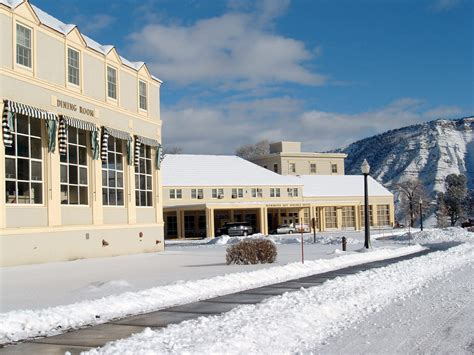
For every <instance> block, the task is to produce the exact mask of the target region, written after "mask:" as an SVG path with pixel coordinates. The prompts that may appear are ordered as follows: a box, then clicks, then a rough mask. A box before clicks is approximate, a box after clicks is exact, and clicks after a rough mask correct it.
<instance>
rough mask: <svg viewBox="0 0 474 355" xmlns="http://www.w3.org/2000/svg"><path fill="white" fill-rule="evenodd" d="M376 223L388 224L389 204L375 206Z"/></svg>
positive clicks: (380, 224)
mask: <svg viewBox="0 0 474 355" xmlns="http://www.w3.org/2000/svg"><path fill="white" fill-rule="evenodd" d="M377 225H379V226H389V225H390V206H389V205H378V206H377Z"/></svg>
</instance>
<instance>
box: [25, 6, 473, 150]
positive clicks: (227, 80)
mask: <svg viewBox="0 0 474 355" xmlns="http://www.w3.org/2000/svg"><path fill="white" fill-rule="evenodd" d="M32 2H33V3H34V4H36V5H37V6H39V7H40V8H42V9H43V10H45V11H47V12H49V13H50V14H52V15H53V16H55V17H57V18H59V19H61V20H62V21H64V22H69V23H76V24H78V25H79V28H80V30H81V31H83V32H84V33H85V34H87V35H89V36H90V37H92V38H93V39H95V40H96V41H98V42H100V43H103V44H114V45H115V46H116V47H117V49H118V51H119V53H120V54H122V55H123V56H125V57H127V58H129V59H131V60H144V61H145V62H147V64H148V65H149V66H150V68H151V70H152V72H153V73H154V74H155V75H157V76H158V77H160V78H161V79H163V80H164V81H165V85H163V87H162V92H161V110H162V119H163V141H164V142H165V144H166V145H168V146H179V147H182V148H183V149H184V152H187V153H218V154H225V153H232V152H233V151H234V150H235V148H236V147H237V146H239V145H242V144H247V143H253V142H256V141H258V140H260V139H269V140H270V141H275V140H280V139H286V140H301V141H303V143H304V148H305V149H307V150H328V149H333V148H338V147H341V146H344V145H347V144H349V143H351V142H353V141H355V140H358V139H361V138H364V137H366V136H370V135H373V134H376V133H380V132H383V131H385V130H388V129H393V128H397V127H401V126H405V125H409V124H414V123H419V122H424V121H429V120H432V119H436V118H459V117H463V116H470V115H473V114H474V88H473V82H474V69H473V63H474V54H473V53H474V44H473V43H474V20H473V19H474V13H473V11H474V6H473V3H474V2H473V1H471V0H390V1H389V0H360V1H351V0H332V1H331V0H298V1H289V0H272V1H265V0H261V1H257V2H254V1H239V0H229V1H217V0H215V1H211V0H208V1H204V0H201V1H197V0H142V1H134V0H122V1H115V2H110V1H99V0H96V1H91V0H69V1H65V2H57V1H52V0H37V1H32ZM110 4H112V5H110Z"/></svg>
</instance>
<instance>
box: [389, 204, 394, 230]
mask: <svg viewBox="0 0 474 355" xmlns="http://www.w3.org/2000/svg"><path fill="white" fill-rule="evenodd" d="M389 223H390V225H391V226H392V227H394V226H395V208H394V206H393V204H389Z"/></svg>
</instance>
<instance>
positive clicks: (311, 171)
mask: <svg viewBox="0 0 474 355" xmlns="http://www.w3.org/2000/svg"><path fill="white" fill-rule="evenodd" d="M313 168H314V169H313ZM317 172H318V170H317V165H316V163H309V173H310V174H317Z"/></svg>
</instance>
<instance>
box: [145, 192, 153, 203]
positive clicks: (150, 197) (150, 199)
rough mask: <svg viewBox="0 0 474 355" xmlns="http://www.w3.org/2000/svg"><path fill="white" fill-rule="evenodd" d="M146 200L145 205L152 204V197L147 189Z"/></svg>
mask: <svg viewBox="0 0 474 355" xmlns="http://www.w3.org/2000/svg"><path fill="white" fill-rule="evenodd" d="M146 201H147V204H146V205H147V206H153V198H152V196H151V191H148V192H147V193H146Z"/></svg>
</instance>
